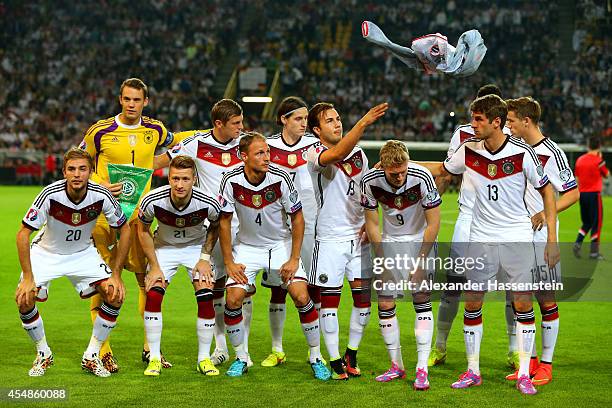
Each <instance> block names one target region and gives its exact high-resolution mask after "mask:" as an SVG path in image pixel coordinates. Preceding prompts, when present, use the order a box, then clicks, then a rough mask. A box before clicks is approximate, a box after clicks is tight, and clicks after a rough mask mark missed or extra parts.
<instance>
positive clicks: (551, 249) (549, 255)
mask: <svg viewBox="0 0 612 408" xmlns="http://www.w3.org/2000/svg"><path fill="white" fill-rule="evenodd" d="M538 192H539V193H540V195H541V196H542V201H543V202H544V216H545V218H546V227H547V228H548V231H547V232H548V237H547V244H546V251H545V253H544V259H545V260H546V263H547V264H548V266H549V267H550V268H552V267H554V266H555V265H556V264H557V262H559V259H560V255H559V246H558V244H557V206H556V202H555V193H554V191H553V188H552V186H551V185H550V183H548V184H547V185H545V186H544V187H542V188H540V189H539V190H538Z"/></svg>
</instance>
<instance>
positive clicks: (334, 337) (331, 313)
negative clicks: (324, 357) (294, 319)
mask: <svg viewBox="0 0 612 408" xmlns="http://www.w3.org/2000/svg"><path fill="white" fill-rule="evenodd" d="M319 321H320V322H321V331H322V332H323V340H325V347H326V348H327V352H328V354H329V358H330V359H331V360H337V359H339V358H340V351H339V349H338V343H339V342H340V339H339V337H340V332H339V329H338V309H337V308H329V309H325V308H323V309H321V314H320V315H319Z"/></svg>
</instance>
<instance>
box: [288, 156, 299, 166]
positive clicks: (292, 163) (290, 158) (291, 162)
mask: <svg viewBox="0 0 612 408" xmlns="http://www.w3.org/2000/svg"><path fill="white" fill-rule="evenodd" d="M287 163H289V165H290V166H295V164H296V163H297V155H296V154H290V155H289V156H287Z"/></svg>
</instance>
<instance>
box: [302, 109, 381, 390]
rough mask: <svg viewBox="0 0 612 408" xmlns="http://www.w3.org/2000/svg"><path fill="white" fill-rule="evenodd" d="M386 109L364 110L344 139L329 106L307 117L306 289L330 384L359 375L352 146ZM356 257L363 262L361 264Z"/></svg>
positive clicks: (362, 163)
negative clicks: (348, 300) (317, 292)
mask: <svg viewBox="0 0 612 408" xmlns="http://www.w3.org/2000/svg"><path fill="white" fill-rule="evenodd" d="M387 108H388V104H386V103H383V104H380V105H378V106H376V107H374V108H372V109H370V111H369V112H368V113H367V114H366V115H365V116H364V117H362V118H361V119H360V120H359V122H357V124H355V126H354V127H353V128H352V129H351V131H350V132H348V133H347V135H346V136H345V137H342V121H341V120H340V115H339V114H338V112H337V111H336V109H335V108H334V106H333V105H332V104H330V103H325V102H321V103H317V104H316V105H314V106H313V107H312V108H311V109H310V112H309V113H308V127H309V128H310V130H311V131H312V132H313V134H315V135H316V136H317V137H319V139H320V140H321V145H318V146H313V147H311V148H310V149H309V150H308V169H309V171H310V172H311V177H312V180H313V185H314V186H315V197H316V199H317V205H318V208H319V211H318V214H317V221H316V226H315V234H316V236H315V247H314V250H313V256H312V265H311V268H310V273H309V278H308V283H309V284H310V285H315V286H319V287H320V288H321V328H322V331H323V338H324V339H325V345H326V347H327V351H328V352H329V356H330V359H331V360H330V365H331V367H332V378H333V379H335V380H346V379H348V375H349V374H350V375H352V376H359V375H361V372H360V370H359V366H358V365H357V349H358V348H359V343H360V342H361V338H362V337H363V332H364V329H365V326H366V325H367V324H368V321H369V320H370V306H371V301H370V278H371V262H370V259H369V246H367V245H365V244H364V243H363V242H362V235H365V234H364V223H365V219H364V215H363V208H362V207H361V204H360V200H361V192H360V190H359V183H360V182H361V178H362V177H363V175H364V174H365V172H366V170H367V169H368V160H367V157H366V155H365V153H364V152H363V150H361V148H360V147H357V142H358V141H359V139H360V138H361V136H362V135H363V132H364V131H365V129H366V128H367V127H368V126H370V125H371V124H372V123H374V122H376V120H378V119H379V118H380V117H381V116H383V115H384V114H385V112H386V111H387ZM362 253H363V255H364V256H367V260H363V262H362V259H361V258H362ZM345 275H346V277H347V279H348V281H349V284H350V285H351V292H352V294H353V309H352V312H351V323H350V331H349V342H348V347H347V349H346V352H345V354H344V360H343V359H341V358H340V352H339V348H338V345H339V329H338V305H339V304H340V294H341V291H342V286H343V284H344V276H345Z"/></svg>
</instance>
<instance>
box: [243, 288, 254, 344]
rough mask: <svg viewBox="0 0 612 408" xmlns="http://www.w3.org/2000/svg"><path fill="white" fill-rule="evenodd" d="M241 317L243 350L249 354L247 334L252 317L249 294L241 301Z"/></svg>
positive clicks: (251, 304) (249, 331) (251, 300)
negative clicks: (242, 323)
mask: <svg viewBox="0 0 612 408" xmlns="http://www.w3.org/2000/svg"><path fill="white" fill-rule="evenodd" d="M242 318H243V320H242V321H243V322H244V350H245V351H246V353H247V354H249V334H250V333H251V320H252V318H253V299H252V298H251V297H250V296H249V297H247V298H245V299H244V301H243V302H242Z"/></svg>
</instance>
